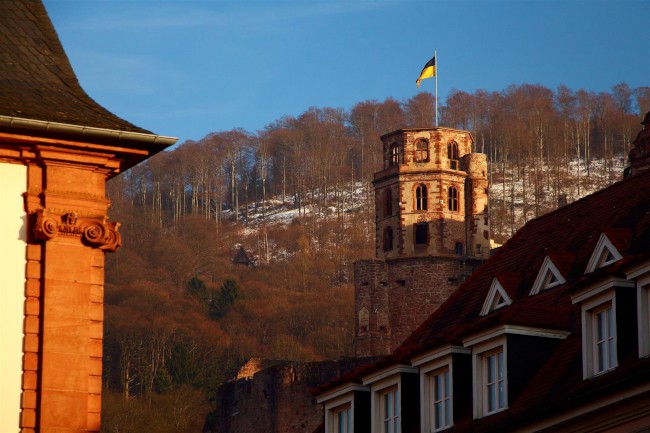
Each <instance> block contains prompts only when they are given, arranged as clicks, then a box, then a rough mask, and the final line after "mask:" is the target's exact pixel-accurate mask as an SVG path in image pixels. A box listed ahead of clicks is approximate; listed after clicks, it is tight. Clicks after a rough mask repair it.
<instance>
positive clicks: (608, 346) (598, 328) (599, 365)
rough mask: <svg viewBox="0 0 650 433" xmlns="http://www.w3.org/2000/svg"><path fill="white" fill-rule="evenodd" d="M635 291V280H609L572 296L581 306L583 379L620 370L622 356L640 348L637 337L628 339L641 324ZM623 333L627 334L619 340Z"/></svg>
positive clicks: (597, 283)
mask: <svg viewBox="0 0 650 433" xmlns="http://www.w3.org/2000/svg"><path fill="white" fill-rule="evenodd" d="M635 289H636V284H635V282H634V281H629V280H627V279H623V278H616V277H609V278H607V279H604V280H600V281H598V282H596V283H594V284H593V285H590V286H587V287H585V288H584V289H582V290H581V291H579V292H577V293H575V294H574V295H573V296H572V297H571V302H572V303H573V304H579V305H580V317H581V325H582V377H583V379H589V378H590V377H593V376H596V375H598V374H602V373H605V372H607V371H610V370H612V369H614V368H616V367H617V366H618V357H619V356H623V357H626V356H628V355H629V354H630V353H631V352H632V351H633V350H635V349H636V341H635V340H636V338H635V337H636V336H634V337H632V338H627V337H628V336H629V332H631V331H630V330H631V329H634V327H635V324H636V323H637V318H636V311H635V309H633V308H632V305H633V303H634V299H635V298H636V296H637V294H636V293H635ZM621 330H624V331H623V332H625V333H626V334H625V335H624V338H620V339H619V337H620V335H619V333H618V332H619V331H621Z"/></svg>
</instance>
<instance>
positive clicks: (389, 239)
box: [384, 227, 393, 251]
mask: <svg viewBox="0 0 650 433" xmlns="http://www.w3.org/2000/svg"><path fill="white" fill-rule="evenodd" d="M392 249H393V228H392V227H386V228H385V229H384V251H390V250H392Z"/></svg>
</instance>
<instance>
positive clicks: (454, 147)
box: [447, 141, 458, 170]
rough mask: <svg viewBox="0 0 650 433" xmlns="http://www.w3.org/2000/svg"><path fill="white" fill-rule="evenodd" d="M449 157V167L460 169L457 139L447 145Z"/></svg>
mask: <svg viewBox="0 0 650 433" xmlns="http://www.w3.org/2000/svg"><path fill="white" fill-rule="evenodd" d="M447 159H449V168H451V169H452V170H458V143H456V142H455V141H451V142H449V144H448V145H447Z"/></svg>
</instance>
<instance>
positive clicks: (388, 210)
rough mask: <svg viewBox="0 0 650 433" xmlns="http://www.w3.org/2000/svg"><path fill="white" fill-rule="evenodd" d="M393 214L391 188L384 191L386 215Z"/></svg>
mask: <svg viewBox="0 0 650 433" xmlns="http://www.w3.org/2000/svg"><path fill="white" fill-rule="evenodd" d="M392 214H393V191H392V190H391V189H390V188H389V189H387V190H386V192H385V193H384V217H389V216H391V215H392Z"/></svg>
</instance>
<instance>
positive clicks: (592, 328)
mask: <svg viewBox="0 0 650 433" xmlns="http://www.w3.org/2000/svg"><path fill="white" fill-rule="evenodd" d="M606 308H611V320H612V322H613V334H614V335H613V336H612V338H613V348H612V349H611V350H608V351H607V355H608V358H609V360H608V361H609V362H608V365H607V368H604V369H603V370H600V368H599V365H598V364H599V357H598V350H597V344H598V342H597V336H596V325H597V318H598V313H600V312H602V311H603V310H604V309H606ZM581 313H582V314H581V316H582V320H581V321H582V378H583V379H589V378H591V377H594V376H597V375H600V374H604V373H607V372H608V371H611V370H613V369H615V368H616V367H617V366H618V358H617V353H616V344H617V341H618V338H617V330H616V295H615V291H614V289H613V288H611V289H610V290H607V291H606V292H604V293H601V294H599V295H598V296H595V297H593V298H590V299H588V300H586V301H585V302H583V303H582V304H581Z"/></svg>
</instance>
